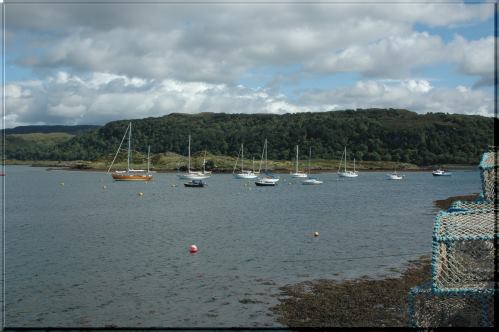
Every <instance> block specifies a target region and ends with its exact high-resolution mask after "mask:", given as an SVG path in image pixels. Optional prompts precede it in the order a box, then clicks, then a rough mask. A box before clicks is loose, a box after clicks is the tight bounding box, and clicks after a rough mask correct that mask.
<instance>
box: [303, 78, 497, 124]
mask: <svg viewBox="0 0 499 332" xmlns="http://www.w3.org/2000/svg"><path fill="white" fill-rule="evenodd" d="M299 103H300V104H302V105H304V106H308V107H313V105H329V106H330V105H333V107H331V108H330V109H328V108H327V106H325V107H319V108H317V109H316V110H317V111H320V110H323V111H326V110H339V109H356V108H403V109H408V110H411V111H415V112H418V113H427V112H434V113H437V112H443V113H458V114H470V115H473V114H474V115H482V116H493V114H494V113H493V104H494V100H493V93H492V92H490V91H482V90H474V89H471V88H468V87H464V86H457V87H455V88H436V87H433V86H432V85H431V83H430V82H429V81H427V80H401V81H396V80H392V81H376V80H368V81H359V82H357V83H356V84H355V85H354V86H353V87H346V88H341V89H336V90H331V91H317V90H316V91H307V92H305V93H303V94H302V95H301V97H300V98H299Z"/></svg>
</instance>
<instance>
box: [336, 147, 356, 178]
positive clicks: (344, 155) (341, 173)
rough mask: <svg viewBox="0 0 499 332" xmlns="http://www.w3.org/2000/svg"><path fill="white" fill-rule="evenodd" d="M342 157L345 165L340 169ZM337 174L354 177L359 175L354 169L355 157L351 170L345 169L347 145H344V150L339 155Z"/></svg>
mask: <svg viewBox="0 0 499 332" xmlns="http://www.w3.org/2000/svg"><path fill="white" fill-rule="evenodd" d="M343 159H344V160H345V165H344V169H343V171H341V164H342V162H343ZM338 175H339V176H340V177H344V178H356V177H357V176H359V173H358V172H357V171H356V170H355V158H354V159H353V171H348V170H347V147H346V146H345V151H344V152H343V155H342V156H341V161H340V165H339V166H338Z"/></svg>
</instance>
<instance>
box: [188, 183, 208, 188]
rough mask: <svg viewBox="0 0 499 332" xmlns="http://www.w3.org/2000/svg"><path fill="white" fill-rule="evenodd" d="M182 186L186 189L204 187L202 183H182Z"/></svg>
mask: <svg viewBox="0 0 499 332" xmlns="http://www.w3.org/2000/svg"><path fill="white" fill-rule="evenodd" d="M184 186H186V187H188V188H203V187H204V183H202V184H198V183H184Z"/></svg>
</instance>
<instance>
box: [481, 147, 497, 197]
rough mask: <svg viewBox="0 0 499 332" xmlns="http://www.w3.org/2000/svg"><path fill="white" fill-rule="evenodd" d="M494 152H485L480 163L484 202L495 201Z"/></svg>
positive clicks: (495, 162) (495, 161) (495, 165)
mask: <svg viewBox="0 0 499 332" xmlns="http://www.w3.org/2000/svg"><path fill="white" fill-rule="evenodd" d="M496 158H497V154H496V152H486V153H484V154H483V156H482V160H481V161H480V166H479V169H480V178H481V180H482V193H481V197H482V199H484V200H486V201H496V200H497V197H496V187H497V182H496V181H497V179H496V168H497V160H496Z"/></svg>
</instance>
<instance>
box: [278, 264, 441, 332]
mask: <svg viewBox="0 0 499 332" xmlns="http://www.w3.org/2000/svg"><path fill="white" fill-rule="evenodd" d="M430 279H431V258H430V257H429V255H425V256H422V257H420V258H419V259H416V260H411V261H409V262H408V263H407V265H406V267H405V270H404V271H403V272H402V274H401V275H400V276H399V277H388V278H385V279H374V278H370V277H361V278H356V279H348V280H344V281H336V280H329V279H319V280H313V281H304V282H300V283H297V284H294V285H286V286H283V287H280V288H279V289H280V294H278V299H279V301H280V303H279V304H277V305H275V306H274V307H272V308H271V310H272V312H273V313H274V314H275V315H276V316H277V320H278V321H279V323H281V324H283V325H285V326H287V327H289V328H304V327H375V328H376V327H377V328H380V327H407V326H408V321H409V319H408V315H407V296H408V293H409V290H410V289H411V288H412V287H414V286H417V285H419V284H421V283H423V282H425V281H428V280H430Z"/></svg>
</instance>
